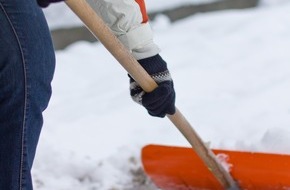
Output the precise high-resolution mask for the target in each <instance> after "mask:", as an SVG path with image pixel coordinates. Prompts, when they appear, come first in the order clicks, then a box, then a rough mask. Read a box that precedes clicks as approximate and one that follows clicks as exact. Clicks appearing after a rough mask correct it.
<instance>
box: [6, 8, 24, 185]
mask: <svg viewBox="0 0 290 190" xmlns="http://www.w3.org/2000/svg"><path fill="white" fill-rule="evenodd" d="M0 7H1V9H2V10H3V12H4V14H5V16H6V18H7V20H8V22H9V24H10V26H11V29H12V30H13V33H14V36H15V38H16V40H17V43H18V47H19V50H20V53H21V58H22V64H23V75H24V110H23V122H22V136H21V138H22V139H21V158H20V159H21V160H20V174H19V190H21V189H22V177H23V165H24V164H23V162H24V156H23V154H24V135H25V134H24V131H25V125H26V109H27V76H26V67H25V65H26V64H25V58H24V52H23V49H22V46H21V43H20V40H19V37H18V35H17V32H16V30H15V28H14V26H13V23H12V21H11V19H10V18H9V16H8V14H7V12H6V11H5V8H4V6H3V4H2V3H0Z"/></svg>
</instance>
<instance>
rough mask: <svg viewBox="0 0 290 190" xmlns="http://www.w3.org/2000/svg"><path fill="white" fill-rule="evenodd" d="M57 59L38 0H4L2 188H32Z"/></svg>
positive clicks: (0, 13) (0, 20) (0, 21)
mask: <svg viewBox="0 0 290 190" xmlns="http://www.w3.org/2000/svg"><path fill="white" fill-rule="evenodd" d="M54 67H55V57H54V51H53V46H52V42H51V37H50V33H49V30H48V27H47V24H46V21H45V18H44V15H43V13H42V10H41V9H40V8H39V7H38V6H37V4H36V0H0V190H32V180H31V174H30V171H31V167H32V164H33V160H34V156H35V151H36V147H37V143H38V138H39V135H40V131H41V127H42V124H43V118H42V112H43V111H44V110H45V108H46V107H47V104H48V101H49V98H50V96H51V86H50V83H51V80H52V77H53V72H54Z"/></svg>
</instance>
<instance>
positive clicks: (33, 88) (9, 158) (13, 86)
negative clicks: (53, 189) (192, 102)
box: [0, 0, 175, 190]
mask: <svg viewBox="0 0 290 190" xmlns="http://www.w3.org/2000/svg"><path fill="white" fill-rule="evenodd" d="M58 1H61V0H37V1H36V0H0V190H32V189H33V185H32V178H31V172H30V171H31V168H32V165H33V160H34V156H35V152H36V147H37V144H38V140H39V135H40V132H41V127H42V124H43V116H42V112H43V111H44V110H45V109H46V107H47V106H48V102H49V99H50V96H51V81H52V79H53V74H54V68H55V55H54V49H53V44H52V40H51V36H50V32H49V28H48V26H47V23H46V20H45V17H44V14H43V12H42V10H41V7H46V6H48V5H49V3H52V2H58ZM39 5H40V6H41V7H40V6H39ZM139 63H140V64H141V65H142V66H143V67H144V68H145V69H146V70H147V72H148V73H149V74H151V75H152V76H155V78H156V79H157V82H158V83H159V87H158V88H157V89H155V90H154V91H153V92H151V93H144V92H143V91H142V89H141V88H140V87H139V86H138V84H136V83H135V81H134V80H133V79H132V78H130V83H131V88H130V89H131V96H132V97H133V99H134V100H135V101H137V102H138V103H140V104H142V105H143V106H144V107H145V108H146V109H147V110H148V112H149V114H150V115H152V116H156V117H164V116H165V115H166V114H174V113H175V106H174V103H175V91H174V88H173V82H172V79H171V78H170V74H169V72H168V70H167V66H166V63H165V61H164V60H163V59H162V58H161V56H160V55H159V54H155V55H152V56H150V57H146V58H142V59H139ZM164 76H166V77H165V78H164ZM96 135H97V134H96Z"/></svg>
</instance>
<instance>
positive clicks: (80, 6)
mask: <svg viewBox="0 0 290 190" xmlns="http://www.w3.org/2000/svg"><path fill="white" fill-rule="evenodd" d="M66 4H67V5H68V6H69V7H70V9H71V10H72V11H73V12H74V13H75V14H76V15H77V16H78V17H79V18H80V19H81V20H82V21H83V23H84V24H85V25H86V26H87V28H88V29H89V30H90V31H91V32H92V34H93V35H94V36H95V37H96V38H97V39H98V40H99V41H100V42H101V43H102V44H103V45H104V46H105V47H106V49H107V50H108V51H109V52H110V53H111V54H112V55H113V56H114V57H115V59H116V60H117V61H118V62H119V63H120V64H121V65H122V66H123V67H124V69H125V70H126V71H127V72H128V73H129V74H130V75H131V76H132V77H133V78H134V80H135V81H137V82H138V84H139V85H140V86H141V87H142V89H143V90H144V91H145V92H151V91H153V90H154V89H155V88H156V87H157V84H156V82H155V81H154V80H153V79H152V78H151V77H150V76H149V75H148V73H147V72H146V71H145V70H144V69H143V68H142V66H140V65H139V63H138V62H137V60H136V59H135V58H134V57H133V56H132V55H131V53H130V52H129V51H128V50H127V49H126V48H125V47H124V46H123V45H122V43H121V42H120V41H119V40H118V39H117V38H116V37H115V35H114V34H113V33H112V32H111V30H110V29H109V27H107V25H106V24H105V23H104V22H103V20H102V19H101V18H100V17H99V16H98V15H97V14H96V13H95V12H94V10H93V9H92V8H91V7H90V6H89V5H88V3H87V2H86V1H85V0H66ZM167 117H168V118H169V119H170V120H171V121H172V123H173V124H174V125H175V126H176V127H177V128H178V130H179V131H180V132H181V133H182V134H183V135H184V137H185V138H186V139H187V140H188V142H189V143H190V145H191V146H192V148H191V152H192V153H193V154H194V155H197V156H198V160H199V161H200V164H199V165H200V166H201V167H203V168H204V169H205V170H206V171H207V172H208V174H207V175H206V176H205V177H206V178H211V179H212V180H213V181H215V182H216V184H218V186H219V187H220V188H222V189H231V190H237V189H240V188H239V185H238V183H237V182H236V181H235V180H234V179H233V178H232V176H231V175H230V173H229V172H228V171H226V169H225V168H224V167H223V166H222V165H221V163H220V162H219V161H218V160H217V158H216V155H215V154H214V152H213V151H212V150H210V149H209V148H208V147H207V146H206V145H205V144H204V143H203V141H202V140H201V138H200V137H199V136H198V135H197V133H196V132H195V130H194V129H193V128H192V126H191V125H190V123H189V122H188V121H187V120H186V119H185V117H184V116H183V115H182V113H181V112H180V111H179V110H178V109H176V113H175V114H174V115H167ZM192 149H193V150H194V151H192ZM145 150H147V149H143V153H142V155H143V164H144V168H145V171H146V168H147V162H146V161H148V160H147V159H146V156H145V155H148V154H149V155H151V154H152V152H150V151H149V152H147V151H145ZM154 154H155V153H154ZM182 154H183V153H182ZM180 156H183V155H180ZM181 161H182V160H181ZM159 164H161V165H162V162H159ZM187 164H188V165H189V166H192V167H193V164H194V162H190V163H187ZM158 167H159V166H158ZM158 167H156V169H158ZM151 174H152V173H150V172H148V175H151ZM163 174H165V175H166V173H163ZM198 175H199V173H198V174H197V176H196V175H189V176H188V177H189V178H191V179H195V178H197V179H199V177H198ZM154 176H155V177H156V175H154ZM159 177H160V178H163V177H164V176H162V175H160V176H158V178H159ZM152 179H153V180H154V179H156V178H152ZM169 183H170V181H169ZM172 183H173V182H172ZM157 185H158V183H157ZM183 185H184V184H183ZM192 185H193V186H187V188H186V189H199V188H200V187H197V186H194V185H195V184H192ZM161 188H162V187H161ZM201 188H203V187H201ZM164 189H166V188H164ZM167 189H168V188H167ZM170 189H171V190H175V189H176V190H177V189H180V188H169V189H168V190H170ZM203 189H204V188H203Z"/></svg>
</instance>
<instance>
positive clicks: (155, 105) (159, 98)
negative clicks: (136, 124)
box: [129, 54, 175, 117]
mask: <svg viewBox="0 0 290 190" xmlns="http://www.w3.org/2000/svg"><path fill="white" fill-rule="evenodd" d="M138 62H139V63H140V65H141V66H142V67H143V68H144V69H145V70H146V71H147V73H148V74H149V75H151V77H152V78H153V79H154V81H155V82H156V83H157V84H158V87H157V88H156V89H155V90H153V91H152V92H150V93H145V92H144V91H143V90H142V88H141V87H140V86H139V85H138V84H137V82H135V81H134V79H133V78H132V77H130V76H129V77H130V94H131V97H132V99H133V100H134V101H135V102H137V103H139V104H141V105H143V106H144V107H145V108H146V109H147V111H148V113H149V114H150V115H152V116H155V117H165V115H166V114H171V115H172V114H174V113H175V91H174V87H173V81H172V79H171V76H170V73H169V71H168V69H167V64H166V62H165V61H164V60H163V59H162V58H161V56H160V55H159V54H158V55H155V56H153V57H149V58H145V59H141V60H139V61H138Z"/></svg>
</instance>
